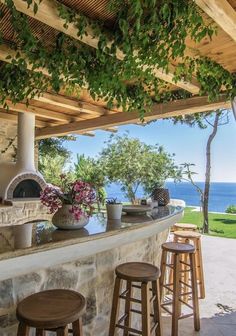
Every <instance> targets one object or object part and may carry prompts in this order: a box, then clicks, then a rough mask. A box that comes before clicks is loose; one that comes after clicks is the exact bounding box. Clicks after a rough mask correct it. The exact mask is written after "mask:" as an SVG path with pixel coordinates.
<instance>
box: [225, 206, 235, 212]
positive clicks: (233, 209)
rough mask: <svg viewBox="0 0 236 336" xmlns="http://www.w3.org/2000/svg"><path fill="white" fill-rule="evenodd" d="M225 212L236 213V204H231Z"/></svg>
mask: <svg viewBox="0 0 236 336" xmlns="http://www.w3.org/2000/svg"><path fill="white" fill-rule="evenodd" d="M225 212H227V213H231V214H236V205H233V204H231V205H229V206H228V207H227V209H226V210H225Z"/></svg>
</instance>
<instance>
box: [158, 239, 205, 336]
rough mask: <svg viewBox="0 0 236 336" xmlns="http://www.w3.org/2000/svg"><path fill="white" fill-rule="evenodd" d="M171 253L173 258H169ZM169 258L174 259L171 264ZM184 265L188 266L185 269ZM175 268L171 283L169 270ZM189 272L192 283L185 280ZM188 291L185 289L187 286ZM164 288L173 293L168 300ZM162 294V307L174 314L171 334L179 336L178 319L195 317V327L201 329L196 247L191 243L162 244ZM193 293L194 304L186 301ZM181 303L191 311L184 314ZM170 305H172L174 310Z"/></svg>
mask: <svg viewBox="0 0 236 336" xmlns="http://www.w3.org/2000/svg"><path fill="white" fill-rule="evenodd" d="M169 254H170V255H171V257H172V256H173V258H169V259H168V257H169ZM183 255H186V256H188V260H189V263H186V262H184V261H183ZM168 260H173V262H172V263H171V264H169V263H168ZM183 265H184V266H185V267H186V269H185V270H183ZM169 269H172V270H173V282H172V283H169V281H168V280H169V277H168V270H169ZM186 272H187V273H189V276H190V279H191V284H190V285H189V284H187V283H185V282H184V279H183V275H184V274H185V273H186ZM186 287H187V288H188V291H187V292H186V291H185V288H186ZM164 290H167V291H168V292H169V293H171V295H170V296H171V298H170V299H168V300H166V298H164ZM160 294H161V300H162V301H161V302H162V304H161V307H162V308H163V309H164V310H165V311H166V312H167V313H168V314H170V315H171V316H172V331H171V336H178V321H179V319H183V318H187V317H190V316H193V317H194V328H195V330H196V331H198V330H200V318H199V304H198V293H197V277H196V265H195V247H194V246H193V245H190V244H181V243H174V242H167V243H164V244H163V245H162V258H161V277H160ZM190 295H191V301H192V305H190V304H189V303H188V302H187V303H186V302H185V300H184V298H185V297H186V296H188V297H189V296H190ZM181 304H183V305H185V307H187V308H189V309H191V313H189V314H185V315H183V314H182V313H181ZM168 306H171V307H172V310H170V309H169V307H168Z"/></svg>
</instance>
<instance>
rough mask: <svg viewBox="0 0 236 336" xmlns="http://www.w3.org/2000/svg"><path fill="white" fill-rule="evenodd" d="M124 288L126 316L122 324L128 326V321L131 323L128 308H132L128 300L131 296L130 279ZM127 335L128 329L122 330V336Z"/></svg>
mask: <svg viewBox="0 0 236 336" xmlns="http://www.w3.org/2000/svg"><path fill="white" fill-rule="evenodd" d="M126 290H127V294H126V300H125V314H126V318H125V321H124V326H125V327H128V328H129V327H130V323H131V311H130V309H131V308H132V303H131V301H130V298H132V292H133V291H132V282H131V281H127V286H126ZM128 335H129V331H128V330H124V332H123V336H128Z"/></svg>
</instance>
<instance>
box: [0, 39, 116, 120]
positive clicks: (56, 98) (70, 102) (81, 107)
mask: <svg viewBox="0 0 236 336" xmlns="http://www.w3.org/2000/svg"><path fill="white" fill-rule="evenodd" d="M8 55H10V56H11V57H12V58H15V56H16V51H15V50H13V49H11V48H10V47H9V46H7V45H4V44H1V45H0V61H3V62H7V63H10V62H11V59H9V58H7V56H8ZM28 69H29V70H31V69H32V65H31V64H29V63H28ZM34 71H36V72H40V71H42V73H43V74H44V75H47V76H50V74H49V73H48V72H47V70H46V69H45V68H39V69H34ZM34 100H38V101H40V102H44V103H48V104H52V105H55V106H59V107H64V108H68V109H71V110H73V111H76V112H78V113H80V116H81V113H87V114H92V115H104V114H105V115H106V114H112V113H116V112H117V111H113V110H109V109H107V108H105V107H103V106H98V105H95V104H91V103H88V102H84V101H81V100H76V99H72V98H69V97H65V96H62V95H55V94H51V93H48V92H45V93H44V94H43V95H42V96H40V97H38V96H35V97H34Z"/></svg>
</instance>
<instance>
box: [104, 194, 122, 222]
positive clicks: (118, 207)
mask: <svg viewBox="0 0 236 336" xmlns="http://www.w3.org/2000/svg"><path fill="white" fill-rule="evenodd" d="M106 208H107V218H108V219H121V214H122V203H120V202H117V199H116V198H109V199H107V201H106Z"/></svg>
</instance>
